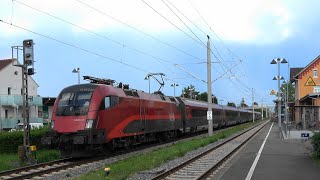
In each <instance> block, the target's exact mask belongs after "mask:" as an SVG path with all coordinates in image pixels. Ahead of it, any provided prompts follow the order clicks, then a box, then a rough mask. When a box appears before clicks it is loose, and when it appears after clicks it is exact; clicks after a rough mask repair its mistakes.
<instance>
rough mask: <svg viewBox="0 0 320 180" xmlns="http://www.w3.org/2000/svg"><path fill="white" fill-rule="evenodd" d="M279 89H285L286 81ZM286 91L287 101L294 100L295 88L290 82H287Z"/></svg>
mask: <svg viewBox="0 0 320 180" xmlns="http://www.w3.org/2000/svg"><path fill="white" fill-rule="evenodd" d="M280 89H285V91H287V83H283V84H282V85H281V88H280ZM288 91H289V93H288V99H289V102H294V93H295V88H294V87H293V85H292V84H291V83H288Z"/></svg>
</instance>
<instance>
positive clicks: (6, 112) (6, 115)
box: [4, 110, 8, 119]
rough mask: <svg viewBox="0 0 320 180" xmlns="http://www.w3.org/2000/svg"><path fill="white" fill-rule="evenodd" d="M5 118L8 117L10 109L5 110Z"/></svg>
mask: <svg viewBox="0 0 320 180" xmlns="http://www.w3.org/2000/svg"><path fill="white" fill-rule="evenodd" d="M4 118H5V119H8V110H4Z"/></svg>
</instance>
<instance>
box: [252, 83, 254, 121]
mask: <svg viewBox="0 0 320 180" xmlns="http://www.w3.org/2000/svg"><path fill="white" fill-rule="evenodd" d="M252 122H253V123H254V98H253V88H252Z"/></svg>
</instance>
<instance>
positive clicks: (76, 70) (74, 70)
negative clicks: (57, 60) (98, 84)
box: [72, 68, 80, 84]
mask: <svg viewBox="0 0 320 180" xmlns="http://www.w3.org/2000/svg"><path fill="white" fill-rule="evenodd" d="M72 72H73V73H78V84H80V68H77V69H75V68H74V69H73V70H72Z"/></svg>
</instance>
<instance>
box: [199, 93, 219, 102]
mask: <svg viewBox="0 0 320 180" xmlns="http://www.w3.org/2000/svg"><path fill="white" fill-rule="evenodd" d="M212 97H213V103H214V104H218V99H217V97H216V96H214V95H213V94H212ZM197 99H198V100H200V101H205V102H208V93H206V92H203V93H200V94H199V95H198V97H197Z"/></svg>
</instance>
